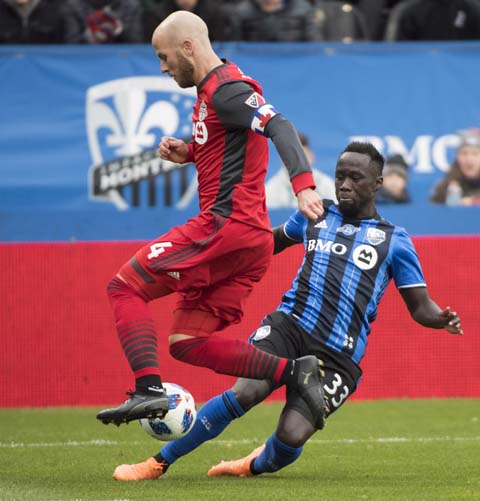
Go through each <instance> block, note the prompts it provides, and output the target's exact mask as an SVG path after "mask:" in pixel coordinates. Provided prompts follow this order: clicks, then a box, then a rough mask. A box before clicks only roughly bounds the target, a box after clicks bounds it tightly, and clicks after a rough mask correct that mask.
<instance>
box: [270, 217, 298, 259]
mask: <svg viewBox="0 0 480 501" xmlns="http://www.w3.org/2000/svg"><path fill="white" fill-rule="evenodd" d="M298 243H300V242H297V241H296V240H292V239H291V238H290V237H289V236H288V235H287V234H286V233H285V225H284V224H282V225H281V226H277V227H276V228H273V253H274V254H278V253H279V252H282V251H284V250H285V249H286V248H287V247H291V246H292V245H295V244H298Z"/></svg>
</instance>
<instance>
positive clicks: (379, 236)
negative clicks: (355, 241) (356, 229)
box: [365, 228, 387, 245]
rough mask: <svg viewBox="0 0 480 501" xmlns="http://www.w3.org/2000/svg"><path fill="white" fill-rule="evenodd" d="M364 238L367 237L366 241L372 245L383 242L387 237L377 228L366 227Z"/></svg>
mask: <svg viewBox="0 0 480 501" xmlns="http://www.w3.org/2000/svg"><path fill="white" fill-rule="evenodd" d="M365 238H366V239H367V242H368V243H370V244H372V245H380V244H381V243H382V242H385V240H386V238H387V237H386V234H385V232H384V231H383V230H379V229H378V228H368V230H367V235H366V237H365Z"/></svg>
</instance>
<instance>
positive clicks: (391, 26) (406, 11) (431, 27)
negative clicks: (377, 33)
mask: <svg viewBox="0 0 480 501" xmlns="http://www.w3.org/2000/svg"><path fill="white" fill-rule="evenodd" d="M477 38H480V2H479V1H478V0H404V1H403V2H400V3H399V4H397V5H396V7H395V8H394V9H393V10H392V12H391V14H390V18H389V20H388V24H387V28H386V33H385V39H386V40H389V41H396V40H472V39H477Z"/></svg>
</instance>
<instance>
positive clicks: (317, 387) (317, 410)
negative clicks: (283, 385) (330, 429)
mask: <svg viewBox="0 0 480 501" xmlns="http://www.w3.org/2000/svg"><path fill="white" fill-rule="evenodd" d="M322 365H323V363H322V361H321V360H319V359H318V358H317V357H315V356H314V355H308V356H306V357H301V358H297V359H296V360H294V365H293V368H292V370H291V372H290V374H288V377H287V386H289V387H291V388H294V389H296V390H297V391H298V393H299V394H300V396H301V397H302V398H303V399H304V400H305V402H306V403H307V405H308V407H309V408H310V410H311V412H312V414H313V417H314V419H315V420H316V427H317V429H319V430H321V429H322V428H323V427H324V426H325V408H326V402H325V394H324V391H323V382H322V377H323V375H324V372H323V370H322Z"/></svg>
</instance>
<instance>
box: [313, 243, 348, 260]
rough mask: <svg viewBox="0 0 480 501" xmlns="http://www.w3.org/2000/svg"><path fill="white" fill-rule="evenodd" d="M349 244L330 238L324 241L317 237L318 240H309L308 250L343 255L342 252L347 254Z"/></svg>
mask: <svg viewBox="0 0 480 501" xmlns="http://www.w3.org/2000/svg"><path fill="white" fill-rule="evenodd" d="M347 250H348V249H347V246H346V245H343V244H339V243H338V242H332V241H331V240H328V241H327V242H324V241H323V240H320V239H317V240H314V239H312V240H309V241H308V244H307V252H312V251H315V252H326V253H330V252H333V253H334V254H338V255H339V256H341V255H342V254H345V253H346V252H347Z"/></svg>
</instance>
